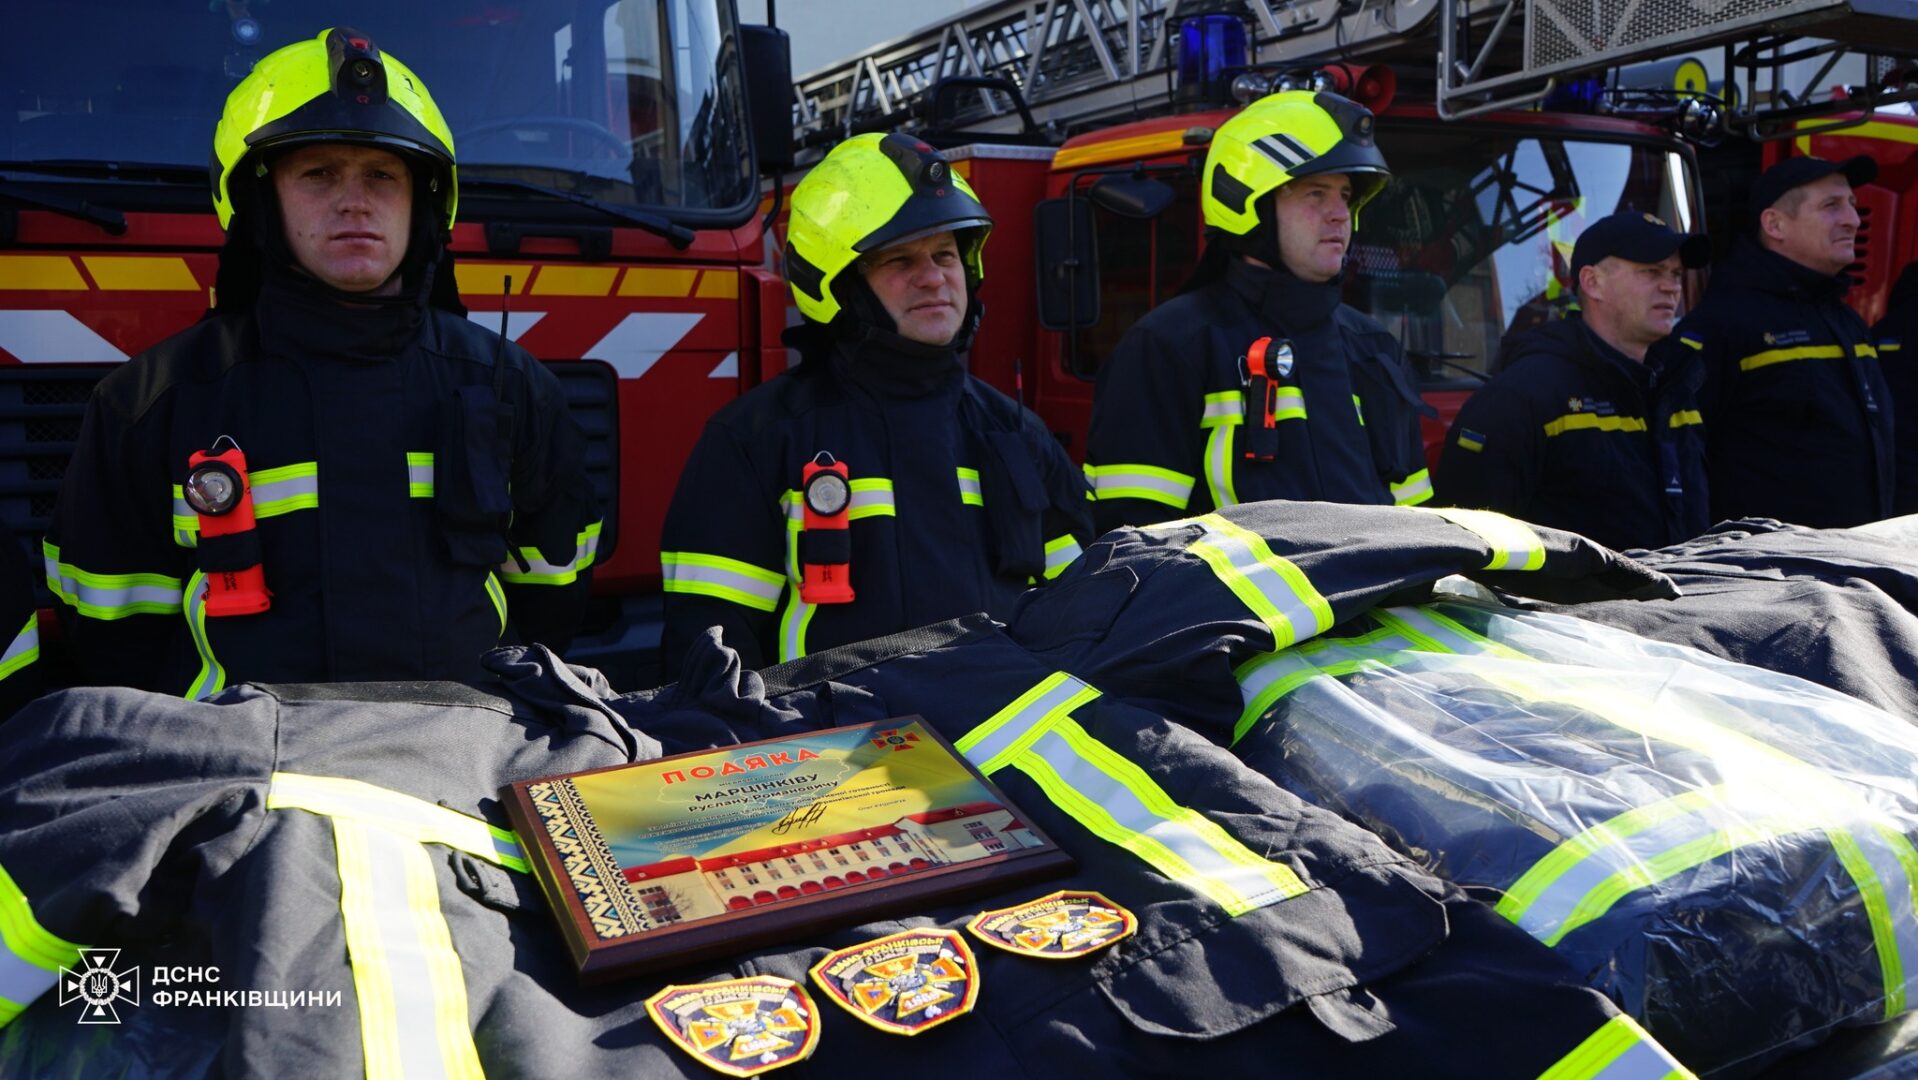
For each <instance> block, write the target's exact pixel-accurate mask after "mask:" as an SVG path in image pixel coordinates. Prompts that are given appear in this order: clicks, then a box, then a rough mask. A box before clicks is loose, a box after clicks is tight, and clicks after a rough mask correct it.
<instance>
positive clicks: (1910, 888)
mask: <svg viewBox="0 0 1918 1080" xmlns="http://www.w3.org/2000/svg"><path fill="white" fill-rule="evenodd" d="M1831 839H1832V841H1833V844H1834V846H1837V847H1840V848H1841V849H1842V847H1843V846H1844V844H1845V842H1846V840H1847V839H1849V840H1850V841H1851V842H1852V843H1853V844H1855V845H1857V855H1858V856H1862V858H1863V861H1864V863H1865V864H1866V866H1864V867H1861V866H1856V865H1854V862H1853V860H1850V859H1845V858H1844V852H1843V851H1842V850H1841V851H1840V858H1841V860H1843V861H1844V862H1845V869H1846V870H1848V871H1850V872H1851V874H1852V877H1853V879H1854V880H1855V881H1857V882H1858V886H1859V889H1860V891H1861V892H1865V893H1866V900H1867V904H1866V908H1867V911H1868V912H1870V911H1871V909H1872V908H1873V907H1877V908H1879V909H1880V910H1879V911H1877V912H1872V914H1873V916H1874V917H1873V919H1872V921H1873V923H1874V926H1873V932H1874V936H1876V937H1879V938H1880V940H1879V942H1878V948H1879V964H1880V967H1882V968H1884V969H1886V970H1885V983H1886V991H1887V1000H1886V1002H1885V1014H1884V1018H1885V1019H1887V1020H1890V1019H1892V1018H1893V1017H1896V1016H1898V1015H1899V1014H1901V1013H1903V1012H1904V1011H1905V1009H1906V1008H1908V1007H1909V1005H1910V997H1911V992H1912V990H1913V989H1914V988H1918V881H1914V880H1913V878H1912V875H1913V873H1914V872H1918V853H1914V852H1913V851H1912V846H1911V841H1909V840H1907V839H1906V838H1905V836H1904V834H1903V833H1898V832H1894V831H1892V830H1891V829H1890V828H1888V827H1886V826H1882V825H1876V826H1861V827H1858V828H1854V829H1851V830H1849V831H1847V832H1845V833H1839V832H1838V831H1837V830H1831ZM1901 854H1902V855H1903V856H1904V858H1900V857H1899V856H1900V855H1901ZM1866 867H1869V871H1868V873H1869V875H1870V877H1871V878H1873V879H1875V880H1876V883H1877V889H1876V894H1877V895H1876V896H1873V895H1871V892H1870V891H1869V885H1868V883H1867V880H1866V873H1867V870H1866ZM1884 923H1889V924H1890V925H1889V926H1885V925H1883V924H1884ZM1885 931H1889V933H1885Z"/></svg>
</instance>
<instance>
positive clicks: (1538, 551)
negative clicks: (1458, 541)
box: [1406, 506, 1545, 570]
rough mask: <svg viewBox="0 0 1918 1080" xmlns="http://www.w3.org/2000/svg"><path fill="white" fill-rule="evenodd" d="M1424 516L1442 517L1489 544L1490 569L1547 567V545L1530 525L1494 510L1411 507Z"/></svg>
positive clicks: (1486, 567)
mask: <svg viewBox="0 0 1918 1080" xmlns="http://www.w3.org/2000/svg"><path fill="white" fill-rule="evenodd" d="M1406 509H1408V510H1416V511H1418V512H1419V513H1421V514H1437V515H1438V516H1439V517H1442V518H1444V519H1445V520H1447V521H1449V522H1451V523H1452V524H1454V525H1457V526H1458V527H1459V528H1461V529H1464V530H1466V531H1467V532H1470V533H1471V534H1472V535H1474V536H1476V537H1478V538H1479V539H1480V540H1483V541H1485V544H1486V546H1487V547H1490V548H1491V549H1492V561H1491V562H1488V563H1486V564H1485V569H1487V570H1537V569H1539V568H1540V567H1542V566H1544V565H1545V542H1544V541H1543V540H1540V539H1539V538H1538V533H1536V532H1534V531H1533V530H1532V527H1531V526H1530V525H1527V524H1526V523H1524V522H1523V521H1520V520H1518V519H1517V518H1512V517H1506V516H1505V515H1504V514H1500V513H1497V512H1495V511H1492V510H1460V509H1458V508H1456V507H1451V506H1433V507H1426V506H1410V507H1406Z"/></svg>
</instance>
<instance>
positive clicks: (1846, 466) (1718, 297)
mask: <svg viewBox="0 0 1918 1080" xmlns="http://www.w3.org/2000/svg"><path fill="white" fill-rule="evenodd" d="M1877 175H1878V167H1877V165H1875V164H1874V163H1873V162H1872V160H1871V159H1870V158H1868V157H1862V156H1861V157H1854V158H1851V159H1849V160H1846V161H1842V162H1833V161H1825V160H1822V159H1819V158H1787V159H1786V160H1784V161H1781V162H1779V163H1778V164H1777V165H1774V166H1772V167H1771V168H1770V169H1767V170H1766V171H1765V172H1764V173H1763V174H1762V175H1761V176H1760V177H1759V178H1758V181H1757V182H1756V183H1755V184H1754V185H1753V188H1752V201H1751V207H1752V213H1753V214H1755V215H1756V222H1755V224H1756V226H1757V228H1756V231H1755V232H1754V234H1753V235H1752V236H1751V237H1750V238H1742V237H1741V238H1740V239H1739V241H1738V242H1737V244H1736V246H1735V247H1734V249H1733V251H1732V254H1731V257H1730V258H1727V259H1726V260H1724V262H1722V263H1721V264H1720V265H1719V266H1718V268H1717V272H1716V273H1715V274H1714V275H1713V277H1712V283H1711V288H1710V289H1709V290H1707V291H1706V293H1705V298H1704V300H1703V301H1702V302H1701V303H1700V304H1699V305H1698V308H1697V309H1696V310H1694V311H1692V312H1691V313H1690V314H1688V315H1686V316H1685V318H1684V319H1683V320H1681V321H1680V322H1679V324H1678V330H1677V332H1676V333H1675V334H1674V335H1673V336H1672V337H1671V338H1669V339H1667V340H1666V341H1663V342H1660V343H1659V344H1658V346H1657V347H1656V348H1655V349H1654V350H1653V353H1652V357H1651V362H1652V363H1654V364H1657V363H1661V362H1663V363H1672V362H1674V361H1673V356H1674V354H1676V353H1678V352H1680V351H1681V350H1682V351H1687V352H1695V353H1698V354H1699V355H1701V356H1702V357H1703V358H1704V362H1705V382H1704V385H1703V387H1702V388H1701V389H1700V391H1699V397H1698V402H1699V412H1700V413H1702V414H1703V416H1704V418H1705V432H1706V450H1707V458H1708V461H1709V463H1710V464H1709V468H1710V480H1711V514H1712V518H1713V519H1714V520H1722V519H1727V518H1741V517H1768V518H1777V519H1779V520H1781V521H1788V522H1792V523H1794V524H1798V525H1809V526H1813V527H1818V528H1831V527H1843V526H1850V525H1859V524H1863V523H1864V522H1867V521H1876V520H1878V519H1879V518H1883V517H1886V516H1888V515H1889V514H1890V513H1891V512H1892V492H1893V490H1894V484H1895V483H1896V480H1897V477H1896V469H1895V462H1894V459H1893V455H1894V450H1893V447H1892V415H1891V410H1892V405H1891V400H1890V397H1889V395H1888V393H1887V391H1886V387H1885V379H1884V375H1883V373H1882V372H1881V371H1880V370H1879V367H1878V354H1877V350H1876V349H1875V348H1873V346H1872V341H1871V332H1870V330H1869V329H1868V328H1867V327H1866V326H1865V322H1864V320H1863V319H1861V318H1859V317H1858V315H1857V313H1855V312H1853V311H1852V310H1851V308H1849V307H1847V306H1846V305H1845V292H1846V290H1848V289H1849V288H1850V287H1851V284H1852V280H1851V278H1850V276H1849V275H1847V274H1846V273H1845V268H1846V267H1847V266H1850V265H1851V264H1852V263H1853V262H1854V261H1855V260H1856V259H1857V257H1858V252H1857V246H1856V245H1857V238H1858V220H1859V219H1858V207H1857V197H1856V196H1855V195H1854V194H1853V192H1852V189H1853V188H1855V187H1857V186H1858V185H1859V184H1864V183H1868V182H1870V181H1871V180H1872V179H1873V178H1875V177H1876V176H1877Z"/></svg>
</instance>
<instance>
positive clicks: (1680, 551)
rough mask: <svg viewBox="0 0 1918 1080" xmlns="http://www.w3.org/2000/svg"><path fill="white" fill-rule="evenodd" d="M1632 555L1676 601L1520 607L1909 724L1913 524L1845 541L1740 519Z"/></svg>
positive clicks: (1916, 653)
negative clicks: (1770, 677) (1755, 671)
mask: <svg viewBox="0 0 1918 1080" xmlns="http://www.w3.org/2000/svg"><path fill="white" fill-rule="evenodd" d="M1635 555H1636V558H1637V559H1638V560H1639V561H1640V562H1642V563H1643V564H1644V565H1646V566H1649V567H1654V568H1656V569H1657V570H1659V571H1660V572H1661V573H1664V574H1666V575H1667V576H1669V577H1670V578H1671V579H1672V580H1673V581H1674V582H1676V583H1677V584H1678V586H1679V587H1680V588H1681V589H1682V590H1683V593H1684V595H1682V596H1680V597H1679V598H1678V599H1676V600H1674V601H1672V602H1670V603H1664V604H1630V603H1610V602H1602V603H1591V604H1581V605H1579V606H1578V607H1577V608H1575V609H1568V608H1561V607H1558V606H1556V605H1552V604H1533V603H1530V602H1525V603H1522V604H1520V606H1524V607H1537V608H1538V609H1539V610H1544V611H1560V612H1562V613H1564V614H1569V615H1576V616H1578V617H1579V618H1581V619H1585V620H1588V621H1591V622H1600V623H1604V624H1606V625H1607V626H1615V627H1618V628H1620V629H1623V630H1629V631H1631V632H1632V633H1634V634H1638V635H1640V636H1643V637H1648V638H1653V639H1656V640H1658V641H1665V642H1670V643H1672V644H1675V645H1687V646H1690V647H1692V648H1694V649H1698V650H1700V651H1703V652H1707V653H1710V654H1712V655H1713V656H1718V657H1722V658H1724V659H1726V660H1732V661H1736V662H1738V663H1741V664H1751V665H1753V666H1755V667H1762V668H1765V669H1766V670H1768V671H1776V672H1780V673H1782V674H1786V675H1795V676H1797V677H1798V678H1801V679H1807V680H1810V681H1811V682H1815V683H1818V684H1819V685H1821V686H1826V687H1830V688H1831V689H1833V690H1837V691H1839V692H1840V693H1844V694H1849V695H1851V696H1852V697H1855V698H1857V699H1859V700H1860V701H1864V702H1867V703H1869V704H1871V705H1875V706H1877V707H1878V708H1880V709H1883V710H1885V711H1886V712H1888V713H1891V714H1892V715H1893V716H1902V717H1906V718H1908V719H1912V720H1913V721H1914V722H1918V518H1913V517H1910V516H1906V517H1901V518H1892V519H1890V520H1888V521H1883V522H1874V523H1872V524H1871V525H1866V526H1858V527H1854V528H1850V529H1807V528H1805V527H1803V526H1801V525H1786V524H1784V523H1782V522H1778V521H1772V520H1769V519H1763V518H1758V519H1752V518H1747V519H1745V520H1742V521H1726V522H1720V523H1719V524H1718V525H1717V526H1716V527H1714V528H1713V529H1712V530H1711V531H1710V532H1708V533H1706V534H1704V535H1702V536H1699V537H1696V538H1694V539H1692V540H1689V541H1687V542H1685V543H1683V544H1674V545H1672V546H1670V547H1666V548H1661V549H1659V550H1657V551H1648V552H1638V553H1635ZM1514 603H1518V602H1516V601H1514Z"/></svg>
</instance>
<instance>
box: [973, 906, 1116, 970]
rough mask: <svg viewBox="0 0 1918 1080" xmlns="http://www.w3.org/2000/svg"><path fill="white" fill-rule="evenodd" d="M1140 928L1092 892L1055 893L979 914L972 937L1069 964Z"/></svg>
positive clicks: (1015, 950)
mask: <svg viewBox="0 0 1918 1080" xmlns="http://www.w3.org/2000/svg"><path fill="white" fill-rule="evenodd" d="M1138 928H1139V921H1138V920H1137V919H1135V918H1133V916H1132V913H1131V912H1130V911H1127V910H1126V909H1124V908H1122V907H1120V906H1119V905H1117V904H1115V903H1113V902H1112V901H1110V900H1107V899H1106V898H1105V897H1103V896H1100V895H1099V894H1098V893H1096V892H1070V891H1066V892H1056V893H1053V894H1051V895H1050V896H1042V897H1040V898H1039V899H1037V900H1033V901H1030V902H1028V903H1024V904H1020V905H1019V906H1017V907H1009V908H1000V909H999V910H997V911H982V912H980V913H979V914H978V915H976V916H974V917H973V920H972V921H971V922H969V923H967V924H966V929H968V930H970V931H972V933H973V936H975V937H977V938H978V939H979V940H980V941H983V942H985V943H986V944H988V945H995V946H997V947H999V948H1001V949H1004V950H1006V951H1007V952H1013V953H1018V954H1019V955H1020V956H1031V957H1035V958H1038V959H1041V960H1070V959H1072V958H1074V957H1079V956H1084V955H1086V954H1087V953H1093V952H1097V951H1099V950H1100V949H1103V948H1105V947H1106V946H1108V945H1110V944H1112V943H1113V942H1115V941H1118V940H1120V939H1121V938H1125V937H1129V936H1131V934H1132V932H1133V931H1134V930H1137V929H1138Z"/></svg>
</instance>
